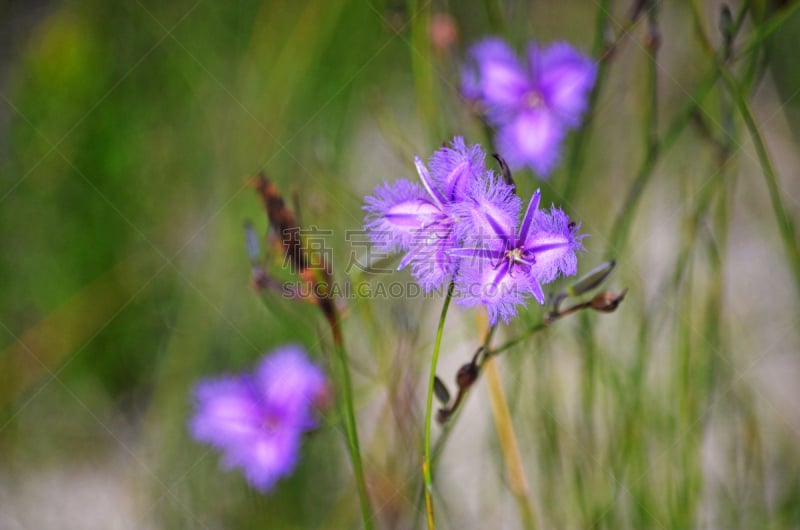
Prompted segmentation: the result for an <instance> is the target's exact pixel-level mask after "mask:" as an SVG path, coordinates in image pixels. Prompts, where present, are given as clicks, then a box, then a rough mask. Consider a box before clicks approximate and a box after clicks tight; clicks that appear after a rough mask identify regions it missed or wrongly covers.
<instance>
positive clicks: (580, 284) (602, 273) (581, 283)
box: [567, 260, 617, 296]
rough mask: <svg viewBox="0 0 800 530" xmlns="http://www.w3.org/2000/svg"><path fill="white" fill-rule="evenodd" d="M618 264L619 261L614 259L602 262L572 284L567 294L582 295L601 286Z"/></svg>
mask: <svg viewBox="0 0 800 530" xmlns="http://www.w3.org/2000/svg"><path fill="white" fill-rule="evenodd" d="M616 264H617V262H616V261H614V260H611V261H606V262H605V263H601V264H600V265H598V266H597V267H595V268H594V269H592V270H590V271H589V272H587V273H586V274H584V275H583V276H581V277H580V278H579V279H578V281H577V282H575V283H574V284H572V285H571V286H570V287H569V288H568V289H567V294H568V295H569V296H580V295H582V294H585V293H588V292H589V291H591V290H592V289H595V288H596V287H599V286H600V285H601V284H602V283H603V282H604V281H605V279H606V278H608V275H609V274H611V271H613V270H614V266H615V265H616Z"/></svg>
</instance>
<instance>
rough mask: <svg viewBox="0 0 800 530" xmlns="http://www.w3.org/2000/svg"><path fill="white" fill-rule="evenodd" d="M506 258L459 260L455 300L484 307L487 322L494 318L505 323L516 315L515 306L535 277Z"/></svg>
mask: <svg viewBox="0 0 800 530" xmlns="http://www.w3.org/2000/svg"><path fill="white" fill-rule="evenodd" d="M511 267H513V268H514V269H518V270H513V271H512V270H510V269H509V262H508V261H507V260H505V261H502V262H500V263H491V262H489V261H487V260H483V259H477V260H473V261H469V260H466V259H465V260H462V262H461V264H460V268H459V272H458V276H457V278H456V296H457V298H456V303H457V304H458V305H460V306H462V307H473V306H476V305H482V306H484V307H485V308H486V311H487V313H488V316H489V322H490V323H491V324H492V325H494V324H496V323H497V321H498V320H503V321H504V322H506V323H508V322H509V321H510V320H511V318H513V317H514V316H516V314H517V308H518V306H519V305H521V304H523V303H524V302H525V299H526V298H528V297H529V296H530V295H531V293H532V292H533V291H532V287H533V286H534V284H535V282H536V279H535V278H534V277H533V276H532V275H530V274H529V273H527V272H526V271H525V270H523V269H526V268H527V267H519V266H518V265H516V264H515V265H512V266H511Z"/></svg>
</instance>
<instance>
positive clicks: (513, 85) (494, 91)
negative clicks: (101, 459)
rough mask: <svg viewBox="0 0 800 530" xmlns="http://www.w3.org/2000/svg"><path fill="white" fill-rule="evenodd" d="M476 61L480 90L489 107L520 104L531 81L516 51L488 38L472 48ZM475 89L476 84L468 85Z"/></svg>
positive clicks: (469, 87) (500, 41)
mask: <svg viewBox="0 0 800 530" xmlns="http://www.w3.org/2000/svg"><path fill="white" fill-rule="evenodd" d="M469 56H470V58H471V59H472V60H473V61H474V64H475V67H476V72H477V79H478V87H477V88H478V90H477V91H478V92H479V93H480V96H481V98H483V100H484V103H485V104H486V105H487V106H488V107H498V108H500V109H508V108H513V107H515V106H517V104H518V103H519V101H520V98H521V96H522V94H524V93H525V92H526V91H527V90H528V89H529V87H530V80H529V79H528V76H527V73H526V72H525V70H524V69H523V68H522V66H521V65H520V63H519V60H518V59H517V56H516V54H515V53H514V51H513V50H512V49H511V48H510V47H509V46H508V44H506V43H505V42H503V41H502V40H500V39H486V40H484V41H482V42H479V43H478V44H476V45H474V46H473V47H472V48H471V49H470V51H469ZM465 89H466V91H470V90H472V91H473V92H475V87H474V86H467V87H465Z"/></svg>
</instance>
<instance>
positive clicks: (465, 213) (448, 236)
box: [364, 137, 519, 291]
mask: <svg viewBox="0 0 800 530" xmlns="http://www.w3.org/2000/svg"><path fill="white" fill-rule="evenodd" d="M484 159H485V153H484V152H483V150H482V149H481V147H480V146H479V145H477V144H475V145H471V146H467V145H466V144H465V143H464V139H463V138H461V137H455V138H454V139H453V142H452V143H451V145H450V147H443V148H441V149H439V150H437V151H436V152H435V153H434V154H433V156H432V157H431V159H430V160H429V166H430V171H429V170H428V167H426V166H425V164H424V163H423V162H422V160H421V159H420V158H419V157H417V158H416V159H415V161H414V162H415V165H416V168H417V173H418V174H419V178H420V181H421V184H422V185H421V186H420V185H418V184H414V183H412V182H409V181H408V180H399V181H396V182H394V183H393V184H383V185H382V186H379V187H378V188H377V189H376V190H375V193H374V195H372V196H368V197H367V198H366V199H365V202H366V205H365V206H364V210H365V211H366V212H367V215H366V218H365V220H364V222H365V228H366V230H367V232H368V233H369V235H370V238H371V239H372V242H373V244H374V245H375V247H376V248H377V249H379V250H382V251H404V252H406V255H405V256H404V257H403V259H402V260H401V262H400V265H399V267H398V269H402V268H404V267H406V266H409V265H410V267H411V273H412V275H413V276H414V277H415V278H416V279H417V281H418V282H419V283H420V285H421V286H422V287H423V288H424V289H425V290H426V291H430V290H433V289H436V288H437V287H441V286H442V285H444V284H445V283H446V282H448V281H449V280H450V279H451V278H452V277H453V275H454V274H455V272H456V270H457V268H458V260H457V259H455V258H454V257H453V255H452V254H451V252H450V251H451V250H452V249H454V248H457V247H458V246H459V245H460V242H461V240H462V238H463V237H464V233H465V230H466V227H468V226H473V227H474V226H476V224H478V223H479V221H474V220H473V216H472V215H471V213H470V212H471V211H472V210H475V209H476V208H479V207H489V208H491V209H493V211H496V212H498V217H499V218H503V216H504V215H505V216H506V217H510V218H511V219H513V218H514V217H516V210H515V209H514V208H515V207H516V208H517V209H518V208H519V201H518V199H516V197H514V195H513V191H512V189H511V187H510V186H508V185H506V184H504V183H502V182H500V181H499V180H498V179H496V178H495V177H494V176H493V175H492V173H491V172H490V171H487V170H486V168H485V165H484ZM465 205H466V206H465ZM515 205H516V206H515ZM480 219H484V218H483V217H481V218H480ZM484 224H485V221H484ZM478 228H479V227H478Z"/></svg>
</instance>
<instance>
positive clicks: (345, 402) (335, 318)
mask: <svg viewBox="0 0 800 530" xmlns="http://www.w3.org/2000/svg"><path fill="white" fill-rule="evenodd" d="M326 309H327V310H326ZM323 312H324V313H325V315H326V318H327V319H328V323H329V324H330V326H331V332H332V333H333V343H334V351H335V357H336V365H337V368H338V371H339V382H340V385H341V392H342V399H341V401H340V403H341V407H342V417H343V419H344V430H345V435H346V437H347V447H348V449H349V450H350V460H351V461H352V464H353V473H354V475H355V481H356V489H357V490H358V497H359V500H360V501H361V518H362V520H363V522H364V529H365V530H371V528H372V508H371V503H370V500H369V492H368V491H367V481H366V479H365V477H364V467H363V464H362V462H361V448H360V445H359V442H358V429H357V427H356V413H355V408H354V407H353V384H352V381H351V380H350V363H349V361H348V357H347V350H346V349H345V347H344V339H343V337H342V332H341V327H340V320H339V313H338V311H337V310H336V309H335V306H334V305H333V304H330V307H325V308H323Z"/></svg>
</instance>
